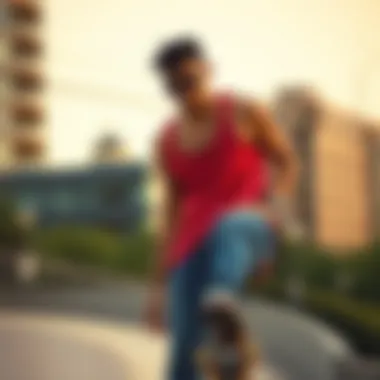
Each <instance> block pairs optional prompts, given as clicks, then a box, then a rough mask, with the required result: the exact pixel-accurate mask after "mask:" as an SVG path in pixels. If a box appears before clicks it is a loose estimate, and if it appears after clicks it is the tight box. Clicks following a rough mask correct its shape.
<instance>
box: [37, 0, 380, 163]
mask: <svg viewBox="0 0 380 380" xmlns="http://www.w3.org/2000/svg"><path fill="white" fill-rule="evenodd" d="M45 1H46V3H47V5H48V7H47V8H48V9H47V24H46V30H45V33H44V35H45V36H46V38H47V45H48V60H47V71H48V76H49V79H50V84H51V85H50V89H49V92H48V94H47V103H48V111H49V113H50V121H49V130H50V138H51V144H52V158H53V160H56V161H57V160H58V161H78V160H84V159H87V157H88V154H89V147H90V146H91V142H92V141H93V140H94V138H96V137H97V136H98V135H99V134H101V133H102V132H103V131H115V132H117V133H118V134H120V135H121V136H122V137H123V138H125V139H127V140H128V141H129V145H130V146H131V148H132V150H134V151H135V152H136V154H138V155H145V154H146V152H147V151H148V149H149V140H150V138H151V136H152V134H154V132H155V130H156V128H157V127H158V125H159V123H160V121H161V120H162V117H163V115H164V114H165V105H164V104H163V103H162V100H161V95H160V92H159V90H158V87H157V84H156V82H155V78H154V77H153V76H152V73H151V72H150V67H149V58H150V56H151V53H152V50H154V47H155V46H156V45H157V43H159V42H160V41H162V40H163V39H165V38H167V37H170V36H173V35H175V34H176V33H178V32H194V33H196V34H197V35H198V36H200V37H202V38H204V39H205V41H206V43H207V44H208V46H209V47H210V50H211V53H212V57H213V59H214V61H215V66H216V74H217V79H218V83H219V84H221V85H233V86H234V87H236V88H239V89H243V90H247V91H249V92H252V94H256V95H261V96H264V97H268V96H270V95H271V94H272V93H273V91H274V90H275V89H276V87H277V86H279V85H281V84H288V83H294V82H295V83H304V82H306V83H310V84H313V85H315V86H317V87H319V88H320V89H321V92H322V93H323V94H324V95H325V96H326V97H327V98H328V99H331V100H332V101H333V102H336V103H339V104H342V105H344V106H348V107H356V108H358V109H360V110H364V111H366V112H367V113H370V114H372V115H378V116H379V117H380V101H379V99H380V26H379V23H378V18H379V15H380V0H133V1H131V0H107V1H101V0H98V1H94V0H45Z"/></svg>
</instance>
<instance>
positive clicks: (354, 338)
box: [305, 291, 380, 355]
mask: <svg viewBox="0 0 380 380" xmlns="http://www.w3.org/2000/svg"><path fill="white" fill-rule="evenodd" d="M305 307H306V309H307V310H309V311H310V312H312V313H313V314H314V315H317V316H318V317H320V318H321V319H323V320H325V321H326V322H328V323H330V324H331V325H333V326H334V327H335V328H337V329H338V330H340V331H341V332H342V333H344V334H345V335H346V336H347V338H348V339H349V340H350V341H351V342H352V344H353V345H354V346H355V347H356V348H357V349H358V350H359V351H360V352H361V353H364V354H370V355H379V354H380V317H379V316H380V306H376V305H370V304H365V303H363V302H359V301H357V300H355V299H351V298H348V297H344V296H342V295H341V294H336V293H332V292H320V291H313V292H309V293H308V295H307V297H306V299H305Z"/></svg>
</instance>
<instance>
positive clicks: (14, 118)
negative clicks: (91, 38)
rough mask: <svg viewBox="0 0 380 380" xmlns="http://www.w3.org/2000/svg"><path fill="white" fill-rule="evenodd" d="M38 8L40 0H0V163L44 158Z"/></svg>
mask: <svg viewBox="0 0 380 380" xmlns="http://www.w3.org/2000/svg"><path fill="white" fill-rule="evenodd" d="M42 8H43V7H42V3H41V1H39V0H4V1H2V9H1V14H2V19H1V38H0V68H1V77H2V78H1V86H2V88H1V103H0V104H1V105H0V129H1V141H2V142H1V145H2V146H1V147H0V166H2V167H11V168H13V167H15V166H24V165H27V166H29V165H36V164H37V165H38V164H40V163H43V162H44V160H45V159H46V155H47V133H46V132H47V131H46V120H45V109H44V99H43V94H44V91H43V90H44V68H43V64H44V59H43V56H44V46H43V40H42V36H43V30H42V25H43V12H42Z"/></svg>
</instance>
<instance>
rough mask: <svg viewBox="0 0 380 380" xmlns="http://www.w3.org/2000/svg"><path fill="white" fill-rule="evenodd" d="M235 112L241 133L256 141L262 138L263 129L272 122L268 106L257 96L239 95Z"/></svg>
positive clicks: (246, 137)
mask: <svg viewBox="0 0 380 380" xmlns="http://www.w3.org/2000/svg"><path fill="white" fill-rule="evenodd" d="M235 114H236V120H237V124H238V132H239V134H240V135H241V136H243V137H244V138H245V139H250V140H251V141H255V142H257V141H258V140H260V139H261V135H262V129H263V128H266V125H267V124H268V123H270V122H271V116H270V112H269V111H268V110H267V107H265V105H264V104H263V103H262V102H261V101H259V100H258V99H255V98H250V97H246V96H237V97H236V100H235Z"/></svg>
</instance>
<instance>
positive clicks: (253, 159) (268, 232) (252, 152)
mask: <svg viewBox="0 0 380 380" xmlns="http://www.w3.org/2000/svg"><path fill="white" fill-rule="evenodd" d="M154 61H155V67H156V69H157V71H158V74H159V75H160V78H161V80H162V81H163V83H164V85H165V88H166V91H167V92H168V94H169V95H170V96H171V97H172V99H173V100H174V103H175V105H176V107H177V109H176V111H177V112H176V114H175V115H173V117H172V118H170V119H169V121H167V122H166V123H165V125H164V126H163V127H162V129H161V131H160V134H159V136H158V138H157V141H156V146H155V151H156V157H155V160H156V163H157V164H158V166H159V168H160V171H161V174H162V178H163V181H164V186H165V195H166V197H165V198H166V199H165V209H164V211H163V215H162V231H160V236H159V238H158V248H157V257H156V260H155V261H156V264H155V269H154V273H153V277H152V284H151V292H150V297H149V302H148V307H147V319H148V323H149V325H150V327H151V328H154V329H159V328H161V327H162V326H163V324H164V323H165V315H166V313H165V310H166V309H165V308H166V306H168V310H169V315H168V316H169V318H168V320H169V323H168V329H169V332H170V334H171V335H172V346H171V357H170V363H169V373H168V379H169V380H195V379H198V378H199V377H198V376H199V368H198V367H197V366H196V365H195V360H194V357H195V353H196V351H197V348H199V347H202V348H200V352H206V351H207V352H213V353H214V354H215V355H216V358H217V359H218V360H217V362H218V363H222V362H223V363H230V365H228V366H224V367H225V371H224V369H223V368H224V367H223V368H220V370H221V371H219V372H220V376H219V377H220V378H222V375H223V376H224V375H226V373H227V372H228V371H229V372H228V373H231V371H233V369H234V368H235V370H236V368H237V367H238V363H242V362H243V361H244V360H245V359H244V358H243V357H242V355H243V354H244V350H241V352H240V353H239V352H238V351H236V350H235V351H234V350H233V349H232V350H231V348H232V346H235V347H236V346H237V344H236V343H237V342H238V341H239V344H238V345H239V346H240V347H248V343H247V342H244V339H247V334H243V333H242V331H243V330H244V327H243V323H242V322H241V315H240V313H241V311H240V306H239V301H238V300H239V298H238V295H239V291H240V289H241V287H242V285H243V283H244V280H245V279H246V277H247V276H248V275H249V273H251V271H257V268H258V267H259V265H260V263H262V262H263V261H264V260H268V259H270V258H271V255H272V254H273V249H272V248H273V238H274V233H275V230H276V228H278V227H279V226H281V224H282V223H283V222H284V221H285V220H287V219H288V218H289V216H290V199H291V197H292V192H293V190H294V187H295V185H296V180H297V173H298V165H297V160H296V157H295V154H294V151H293V149H292V148H291V146H290V144H289V142H288V141H287V139H286V137H285V136H284V134H283V133H282V131H281V129H280V128H278V127H277V125H276V124H275V123H274V122H273V120H272V118H271V117H270V115H269V114H268V113H267V112H266V110H265V109H264V108H263V107H262V106H261V105H260V104H258V103H257V102H256V101H252V100H250V99H248V98H246V97H242V96H238V95H237V94H235V93H233V92H225V91H224V92H218V91H216V90H215V88H214V87H213V84H212V70H211V65H210V62H209V61H208V58H207V55H206V53H205V51H204V49H203V48H202V46H201V44H200V43H199V42H198V41H197V40H196V39H192V38H183V39H178V40H174V41H170V42H169V43H167V44H165V45H164V46H162V47H161V48H160V49H159V51H158V52H157V55H156V56H155V60H154ZM269 174H271V175H269ZM231 331H234V332H235V333H231ZM239 331H240V332H239ZM231 334H232V335H231ZM228 336H229V338H228V339H227V338H226V337H228ZM234 337H235V338H234ZM234 339H235V340H234ZM222 341H223V342H224V343H225V346H226V347H224V348H225V350H224V351H223V350H220V348H221V345H220V343H221V342H222ZM201 342H202V345H200V344H201ZM228 342H229V343H228ZM214 344H216V346H215V347H218V350H219V351H220V352H219V351H218V350H216V351H213V350H212V347H214V346H213V345H214ZM228 345H229V346H228ZM205 346H207V348H206V350H204V347H205ZM217 351H218V352H217ZM222 351H223V352H222ZM247 352H248V351H247ZM228 353H229V354H228ZM239 355H240V357H239ZM200 356H201V357H202V355H200ZM203 357H207V355H206V356H203ZM222 358H225V360H224V359H223V360H222ZM233 358H234V359H233ZM227 367H228V368H227ZM223 371H224V372H223ZM226 371H227V372H226ZM222 372H223V373H222ZM235 373H237V372H235ZM226 376H227V375H226Z"/></svg>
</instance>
